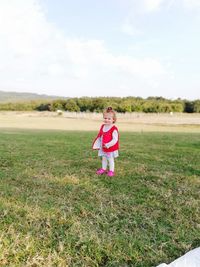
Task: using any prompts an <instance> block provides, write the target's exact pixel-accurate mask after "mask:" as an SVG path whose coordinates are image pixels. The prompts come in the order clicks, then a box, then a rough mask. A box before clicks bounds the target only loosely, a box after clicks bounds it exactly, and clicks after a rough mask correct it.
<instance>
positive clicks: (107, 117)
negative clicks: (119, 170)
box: [92, 107, 119, 177]
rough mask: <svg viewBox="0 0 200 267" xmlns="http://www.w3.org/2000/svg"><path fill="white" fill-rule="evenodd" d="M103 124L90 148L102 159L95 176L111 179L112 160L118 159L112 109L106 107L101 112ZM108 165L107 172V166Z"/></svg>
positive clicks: (116, 135) (117, 141) (117, 134)
mask: <svg viewBox="0 0 200 267" xmlns="http://www.w3.org/2000/svg"><path fill="white" fill-rule="evenodd" d="M103 119H104V124H102V125H101V128H100V130H99V133H98V135H97V137H96V138H95V140H94V142H93V145H92V148H93V149H95V150H99V151H98V156H100V157H102V168H100V169H98V170H97V172H96V174H98V175H101V174H107V176H109V177H112V176H114V175H115V173H114V168H115V162H114V158H116V157H118V155H119V154H118V149H119V133H118V129H117V127H116V126H115V125H114V123H115V122H116V113H115V111H114V110H113V109H112V107H108V108H107V109H106V110H105V111H104V112H103ZM108 163H109V171H107V165H108Z"/></svg>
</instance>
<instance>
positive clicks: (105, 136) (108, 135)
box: [92, 124, 119, 152]
mask: <svg viewBox="0 0 200 267" xmlns="http://www.w3.org/2000/svg"><path fill="white" fill-rule="evenodd" d="M103 127H104V124H103V125H102V126H101V128H100V130H99V133H98V135H97V137H96V138H95V140H94V142H93V144H92V148H93V149H95V150H99V149H100V148H101V147H102V150H103V151H104V152H114V151H116V150H118V149H119V141H118V140H117V142H116V143H115V144H114V145H113V146H111V147H109V148H106V147H105V144H107V143H109V142H110V141H112V139H113V132H114V131H115V130H116V131H117V133H118V129H117V127H116V126H115V125H113V126H112V127H111V128H110V129H109V130H108V131H107V132H104V131H103ZM118 134H119V133H118ZM100 141H102V144H101V143H100Z"/></svg>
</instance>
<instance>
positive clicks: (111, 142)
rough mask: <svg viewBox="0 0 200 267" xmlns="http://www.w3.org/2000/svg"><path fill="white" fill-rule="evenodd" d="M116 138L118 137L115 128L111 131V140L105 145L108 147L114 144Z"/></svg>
mask: <svg viewBox="0 0 200 267" xmlns="http://www.w3.org/2000/svg"><path fill="white" fill-rule="evenodd" d="M118 139H119V135H118V132H117V130H114V131H113V133H112V140H111V141H110V142H109V143H106V144H105V147H106V148H109V147H111V146H114V145H115V144H116V143H117V141H118Z"/></svg>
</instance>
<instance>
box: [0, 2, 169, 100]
mask: <svg viewBox="0 0 200 267" xmlns="http://www.w3.org/2000/svg"><path fill="white" fill-rule="evenodd" d="M158 2H159V3H160V2H161V1H157V2H155V3H154V4H153V1H152V3H151V8H152V7H153V6H154V8H155V7H156V6H157V7H158ZM39 3H40V2H39V1H38V0H18V1H15V0H10V1H1V2H0V39H1V42H0V58H1V61H0V70H1V77H0V90H4V89H7V90H15V89H19V90H21V91H33V90H34V91H35V92H38V93H49V94H57V95H58V94H61V95H69V96H73V95H76V96H80V95H87V94H95V93H94V91H93V90H94V88H95V87H96V88H97V89H99V90H102V88H106V89H105V91H104V92H103V91H99V93H98V94H99V95H100V94H101V95H102V94H104V95H106V94H107V93H108V90H107V88H108V87H109V86H110V87H112V88H113V90H114V89H116V88H119V87H120V84H124V81H127V80H129V81H130V85H127V87H129V88H130V87H131V84H132V83H133V82H134V79H135V81H136V80H139V79H142V81H143V82H144V81H145V79H146V80H147V84H148V81H149V79H153V80H155V83H156V79H158V80H160V79H162V78H163V76H165V75H167V71H166V69H165V67H164V66H163V65H162V63H161V62H160V61H159V59H153V58H144V59H135V58H132V57H128V56H127V55H126V56H125V55H120V56H117V55H114V54H113V53H112V52H110V51H109V50H108V49H107V48H106V44H105V43H104V41H102V40H83V39H71V38H69V37H68V36H65V35H64V33H63V32H61V31H60V30H59V29H58V28H56V27H55V25H52V24H50V23H49V22H48V21H47V19H46V17H45V13H44V11H43V10H42V9H41V7H40V4H39ZM149 8H150V6H149ZM129 30H130V33H131V28H129ZM81 90H82V91H81ZM113 92H114V91H113ZM124 93H125V92H124Z"/></svg>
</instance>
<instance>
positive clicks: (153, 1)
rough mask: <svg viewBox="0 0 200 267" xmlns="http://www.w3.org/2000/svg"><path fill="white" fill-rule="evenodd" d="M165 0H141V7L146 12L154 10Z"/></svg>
mask: <svg viewBox="0 0 200 267" xmlns="http://www.w3.org/2000/svg"><path fill="white" fill-rule="evenodd" d="M164 1H165V0H143V9H144V10H145V11H146V12H154V11H157V10H159V9H160V6H161V4H162V3H163V2H164Z"/></svg>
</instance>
